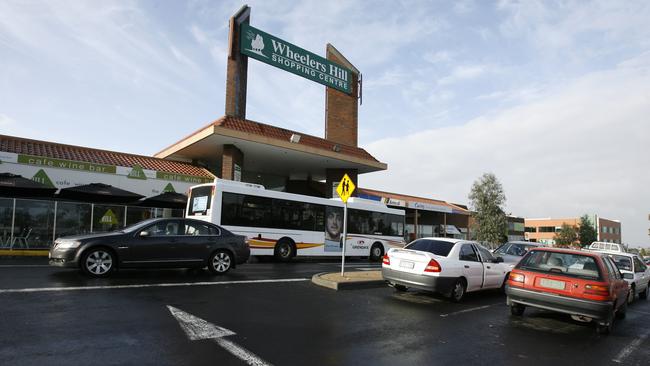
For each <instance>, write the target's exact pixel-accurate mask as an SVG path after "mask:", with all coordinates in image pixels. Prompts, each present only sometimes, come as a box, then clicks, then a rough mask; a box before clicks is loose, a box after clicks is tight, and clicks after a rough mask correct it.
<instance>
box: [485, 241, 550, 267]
mask: <svg viewBox="0 0 650 366" xmlns="http://www.w3.org/2000/svg"><path fill="white" fill-rule="evenodd" d="M539 246H542V244H541V243H535V242H530V241H509V242H507V243H505V244H503V245H501V246H500V247H498V248H496V249H495V250H494V252H493V253H494V254H495V255H498V256H500V257H502V258H503V261H504V262H505V263H512V264H517V263H519V261H520V260H521V258H523V256H524V255H525V254H526V253H528V251H529V250H531V249H533V248H536V247H539Z"/></svg>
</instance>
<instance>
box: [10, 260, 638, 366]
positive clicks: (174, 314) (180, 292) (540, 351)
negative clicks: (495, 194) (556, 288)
mask: <svg viewBox="0 0 650 366" xmlns="http://www.w3.org/2000/svg"><path fill="white" fill-rule="evenodd" d="M347 264H348V266H347V267H346V268H347V269H346V270H372V269H377V268H379V265H378V264H375V263H368V262H367V261H361V260H358V261H354V260H353V261H348V262H347ZM338 270H340V263H338V262H336V261H299V262H297V263H288V264H285V263H273V262H256V263H250V264H246V265H243V266H241V267H239V268H237V269H235V270H234V271H232V272H230V273H229V274H227V275H225V276H212V275H210V274H209V273H208V272H207V271H188V270H128V271H126V270H124V271H120V272H118V273H116V274H115V276H113V277H112V278H109V279H102V280H97V279H90V278H87V277H85V276H83V275H81V274H80V273H79V272H77V271H75V270H67V269H59V268H51V267H48V266H47V265H46V264H45V263H44V262H39V261H38V260H36V261H3V260H0V365H33V364H46V365H59V364H65V365H81V364H93V365H127V364H128V365H136V364H137V365H215V364H218V365H246V364H251V365H305V364H313V365H370V364H372V365H447V364H461V365H486V364H495V365H521V364H525V365H609V364H611V365H618V364H625V365H628V364H629V365H646V364H648V360H649V359H650V350H649V347H650V341H649V340H648V336H649V335H650V328H648V326H647V324H648V321H650V303H649V302H648V301H644V300H637V302H636V303H635V304H633V305H632V306H631V307H630V308H629V312H628V316H627V318H626V319H625V320H622V321H618V322H617V323H616V324H615V326H614V331H613V333H612V334H611V335H609V336H598V335H596V332H595V330H594V327H593V325H591V324H584V323H578V322H575V321H573V320H571V319H570V318H569V317H566V316H563V315H557V314H553V313H548V312H543V311H535V310H530V309H527V311H526V313H525V315H524V317H522V318H513V317H511V316H510V313H509V310H508V308H507V307H506V305H505V296H504V295H503V294H501V293H500V292H499V291H487V292H483V293H471V294H468V295H467V298H466V299H464V300H463V301H462V302H461V303H460V304H454V303H451V302H449V301H448V300H447V299H445V298H444V297H442V296H438V295H433V294H428V293H423V292H416V291H409V292H406V293H397V292H395V291H394V290H393V289H391V288H388V287H385V288H375V289H358V290H347V291H332V290H330V289H326V288H323V287H319V286H316V285H314V284H313V283H311V281H310V279H311V277H312V276H313V275H314V274H316V273H321V272H327V271H331V272H336V271H338ZM192 339H194V340H192Z"/></svg>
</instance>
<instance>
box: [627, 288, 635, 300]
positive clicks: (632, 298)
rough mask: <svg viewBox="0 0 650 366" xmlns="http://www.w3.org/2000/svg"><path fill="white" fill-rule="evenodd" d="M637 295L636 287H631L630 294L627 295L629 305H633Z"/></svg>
mask: <svg viewBox="0 0 650 366" xmlns="http://www.w3.org/2000/svg"><path fill="white" fill-rule="evenodd" d="M635 294H636V286H634V285H632V287H630V292H629V294H628V295H627V303H628V304H631V303H633V302H634V295H635Z"/></svg>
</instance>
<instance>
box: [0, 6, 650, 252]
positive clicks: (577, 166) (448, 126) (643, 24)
mask: <svg viewBox="0 0 650 366" xmlns="http://www.w3.org/2000/svg"><path fill="white" fill-rule="evenodd" d="M244 4H248V5H249V6H251V25H253V26H254V27H256V28H259V29H261V30H264V31H266V32H267V33H270V34H273V35H275V36H277V37H279V38H282V39H284V40H286V41H288V42H291V43H293V44H295V45H298V46H300V47H302V48H305V49H307V50H310V51H312V52H314V53H317V54H320V55H324V53H325V46H326V44H327V43H331V44H333V45H334V46H335V47H336V48H337V49H338V50H339V51H341V53H343V54H344V55H345V56H346V57H347V59H348V60H350V61H351V62H352V64H354V65H355V66H356V68H357V69H359V70H360V71H361V72H362V74H363V80H364V82H363V104H362V105H361V106H360V107H359V145H360V146H361V147H363V148H365V149H366V150H368V152H370V153H371V154H372V155H373V156H375V157H376V158H377V159H378V160H380V161H382V162H385V163H387V164H388V170H387V171H383V172H377V173H371V174H365V175H362V176H360V177H359V183H360V185H361V186H363V187H366V188H373V189H380V190H386V191H390V192H398V193H403V194H410V195H417V196H423V197H431V198H436V199H442V200H446V201H449V202H456V203H461V204H465V203H467V201H468V198H467V196H468V194H469V190H470V188H471V185H472V183H473V182H474V181H475V180H476V179H478V178H479V177H480V176H481V175H482V174H483V173H485V172H491V173H494V174H495V175H496V176H497V178H498V179H499V180H500V182H501V183H502V184H503V188H504V190H505V194H506V197H507V202H506V211H507V212H508V213H511V214H512V215H515V216H520V217H529V218H539V217H554V218H562V217H577V216H581V215H583V214H598V215H599V216H601V217H604V218H609V219H616V220H620V221H621V222H622V235H623V241H624V242H625V243H627V244H630V245H632V246H639V245H641V246H650V238H649V236H648V229H649V228H650V221H649V220H648V219H649V217H648V215H649V214H650V169H649V167H650V120H649V119H650V36H649V35H650V22H648V19H650V2H648V1H645V0H640V1H611V0H607V1H534V0H527V1H510V0H503V1H478V0H477V1H455V2H449V1H410V0H409V1H406V0H404V1H352V0H348V1H327V2H323V1H307V0H303V1H295V2H294V1H287V0H282V1H280V0H265V1H249V2H247V3H242V2H239V1H228V0H226V1H207V0H206V1H187V2H181V1H153V0H152V1H128V0H119V1H111V0H103V1H59V0H50V1H29V0H18V1H13V0H2V1H0V134H7V135H13V136H20V137H25V138H33V139H39V140H46V141H53V142H58V143H66V144H73V145H81V146H87V147H93V148H99V149H108V150H114V151H121V152H128V153H135V154H142V155H152V154H155V153H156V152H158V151H160V150H162V149H163V148H165V147H166V146H168V145H170V144H173V143H175V142H176V141H178V140H180V139H181V138H182V137H184V136H186V135H188V134H190V133H192V132H194V131H195V130H197V129H199V128H200V127H202V126H204V125H206V124H208V123H209V122H211V121H213V120H215V119H217V118H219V117H221V116H222V115H223V114H224V103H225V102H224V95H225V73H226V66H225V63H226V57H227V56H226V53H227V40H228V19H229V17H230V16H231V15H233V14H234V13H235V12H236V11H237V10H238V9H239V8H241V6H242V5H244ZM248 67H249V70H248V73H249V75H248V102H247V118H248V119H251V120H254V121H258V122H263V123H267V124H271V125H275V126H280V127H283V128H288V129H292V130H297V131H300V132H303V133H308V134H313V135H316V136H324V115H325V114H324V109H325V88H324V86H322V85H320V84H317V83H314V82H311V81H309V80H307V79H304V78H301V77H299V76H296V75H293V74H290V73H287V72H284V71H282V70H280V69H275V68H273V67H272V66H269V65H266V64H262V63H260V62H257V61H255V60H251V61H250V62H249V66H248Z"/></svg>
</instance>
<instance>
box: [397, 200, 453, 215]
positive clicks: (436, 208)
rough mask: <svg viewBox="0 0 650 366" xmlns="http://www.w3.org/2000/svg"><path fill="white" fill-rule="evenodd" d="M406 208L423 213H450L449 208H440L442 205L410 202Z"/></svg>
mask: <svg viewBox="0 0 650 366" xmlns="http://www.w3.org/2000/svg"><path fill="white" fill-rule="evenodd" d="M406 207H408V208H414V209H417V210H424V211H435V212H446V213H451V211H452V210H451V208H450V207H447V206H442V205H434V204H432V203H425V202H413V201H410V202H409V203H408V204H407V206H406Z"/></svg>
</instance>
